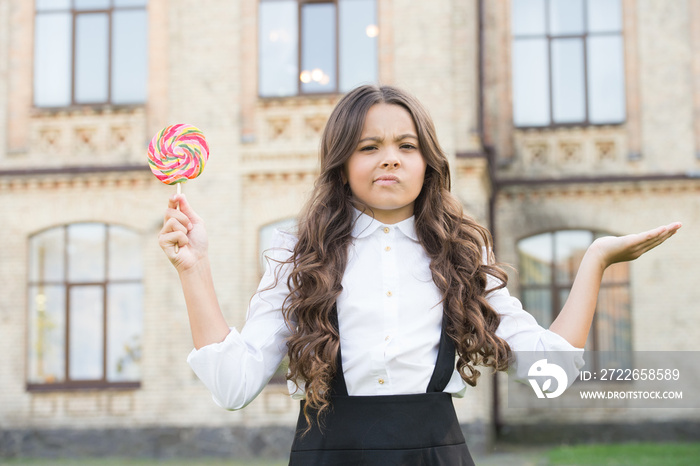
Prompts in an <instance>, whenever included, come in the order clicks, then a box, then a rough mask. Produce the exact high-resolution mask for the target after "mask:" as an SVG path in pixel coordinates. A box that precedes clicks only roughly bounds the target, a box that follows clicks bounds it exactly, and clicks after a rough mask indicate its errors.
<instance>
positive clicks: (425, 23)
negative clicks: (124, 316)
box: [0, 0, 700, 427]
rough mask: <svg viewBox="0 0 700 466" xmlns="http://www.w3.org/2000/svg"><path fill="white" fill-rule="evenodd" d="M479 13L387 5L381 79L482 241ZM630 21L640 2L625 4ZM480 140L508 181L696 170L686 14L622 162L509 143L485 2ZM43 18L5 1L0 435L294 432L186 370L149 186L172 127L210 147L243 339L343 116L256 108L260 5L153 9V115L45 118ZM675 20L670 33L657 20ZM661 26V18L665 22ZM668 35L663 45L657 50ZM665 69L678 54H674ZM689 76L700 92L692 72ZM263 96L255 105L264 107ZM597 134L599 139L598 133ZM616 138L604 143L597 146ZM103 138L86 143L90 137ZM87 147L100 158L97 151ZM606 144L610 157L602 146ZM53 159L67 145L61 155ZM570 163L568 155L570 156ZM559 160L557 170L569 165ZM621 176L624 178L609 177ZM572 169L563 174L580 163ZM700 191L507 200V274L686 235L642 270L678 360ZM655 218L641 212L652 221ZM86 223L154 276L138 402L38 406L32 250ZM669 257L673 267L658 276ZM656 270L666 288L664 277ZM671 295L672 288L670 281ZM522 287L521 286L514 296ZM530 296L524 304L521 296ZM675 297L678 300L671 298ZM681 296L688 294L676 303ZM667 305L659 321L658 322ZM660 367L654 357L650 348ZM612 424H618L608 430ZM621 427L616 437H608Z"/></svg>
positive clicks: (277, 394)
mask: <svg viewBox="0 0 700 466" xmlns="http://www.w3.org/2000/svg"><path fill="white" fill-rule="evenodd" d="M477 3H478V2H477V1H476V0H469V1H465V2H450V1H447V0H438V1H435V2H408V1H407V0H380V1H379V11H380V12H381V14H382V15H383V16H381V17H380V26H381V31H380V37H379V43H380V44H381V47H382V48H381V49H380V77H381V80H382V81H383V82H384V83H387V84H397V85H400V86H403V87H405V88H407V89H408V90H410V91H411V92H413V93H414V94H416V95H417V96H418V97H419V99H420V100H421V101H422V102H423V103H424V104H425V106H426V107H427V108H428V110H429V111H430V113H431V114H432V116H433V118H434V120H435V123H436V126H437V129H438V134H439V137H440V141H441V143H442V145H443V148H444V149H445V150H446V152H447V153H448V156H449V157H450V159H451V161H452V169H453V186H454V189H453V191H454V192H455V194H456V195H457V196H458V197H459V198H460V199H461V200H462V202H463V203H464V205H465V210H466V211H467V212H468V213H470V214H471V215H473V216H474V217H476V218H477V220H479V221H480V222H481V223H482V224H487V222H488V220H489V219H488V199H489V195H490V191H491V185H490V182H489V178H488V169H487V165H486V160H485V159H484V158H479V157H469V158H463V157H462V158H457V157H456V154H458V153H460V154H467V153H470V154H472V155H474V153H478V152H480V151H481V150H482V144H481V141H480V140H479V134H478V132H477V131H478V127H479V122H478V102H479V94H478V17H477ZM629 3H630V2H629V1H626V2H625V5H628V4H629ZM484 4H485V5H487V11H486V12H485V17H486V19H487V21H486V25H487V30H486V40H487V42H486V52H485V57H484V58H485V61H486V63H487V69H486V70H485V74H486V79H485V82H484V84H485V96H484V97H485V111H486V112H487V114H486V123H487V124H486V130H487V133H486V138H487V141H486V142H488V143H494V144H495V145H496V146H497V149H498V151H499V154H500V156H501V157H503V158H511V159H513V162H512V163H511V165H510V166H509V167H510V168H504V169H503V170H502V174H503V175H507V176H515V175H518V176H543V175H546V176H550V175H559V174H562V173H564V174H568V175H570V176H573V175H577V174H601V173H605V174H611V173H616V174H630V173H640V174H641V173H649V172H653V171H656V170H658V171H673V172H683V171H685V170H694V169H697V163H698V162H697V161H696V160H695V158H694V155H693V150H694V147H695V145H694V144H695V140H694V139H693V138H694V136H693V131H692V128H693V125H694V124H696V122H697V115H693V113H692V99H690V98H688V95H691V94H692V92H694V91H693V86H692V82H693V79H697V76H695V75H691V74H690V73H691V69H693V68H692V66H691V58H692V57H691V54H690V52H689V50H690V49H689V46H688V40H689V39H688V37H689V34H690V27H691V26H690V24H689V23H688V21H687V18H686V16H687V7H688V3H687V2H674V5H672V6H664V5H666V4H667V2H664V1H662V0H655V1H651V0H649V1H639V2H636V3H634V5H635V6H636V7H637V8H638V10H635V14H636V15H637V16H638V18H639V22H638V24H637V28H638V29H637V36H635V37H630V38H627V40H629V41H634V44H637V45H638V49H639V54H640V57H639V67H640V73H642V75H640V96H641V97H640V107H641V111H640V114H641V118H642V124H641V131H642V134H643V137H642V138H641V140H640V141H641V144H642V153H643V158H642V160H641V161H639V162H634V163H632V162H629V161H628V160H627V159H626V151H627V149H626V148H627V145H628V144H629V138H630V137H629V135H628V132H627V131H626V128H622V129H621V130H620V129H619V128H618V129H616V128H607V129H605V128H604V129H602V130H590V131H589V130H587V129H579V130H573V132H570V133H571V134H570V133H566V134H563V135H562V133H561V132H560V133H552V132H544V133H542V134H526V135H523V134H517V133H514V132H513V131H512V129H511V128H510V126H509V125H510V123H509V122H510V118H511V117H510V100H509V87H510V77H509V71H508V69H509V64H508V63H509V57H508V54H509V52H508V50H507V48H508V42H509V39H508V15H509V12H508V7H507V5H508V2H507V1H506V0H499V1H498V2H490V1H487V2H484ZM32 5H33V3H32V2H26V1H23V0H0V172H3V171H5V173H4V174H0V200H2V202H0V218H2V219H4V222H5V223H4V228H3V232H4V233H5V235H4V236H3V238H4V242H3V247H2V249H1V250H0V283H1V284H2V285H1V286H2V291H3V296H4V298H3V299H2V300H0V341H3V342H5V348H7V349H6V355H7V358H6V361H8V363H7V364H3V365H0V380H1V381H2V384H3V390H1V391H0V424H2V425H3V426H11V427H60V426H72V427H88V426H90V427H106V426H124V427H127V426H165V425H207V426H224V425H238V424H241V425H264V424H273V423H283V424H287V425H292V424H293V422H294V420H295V418H296V412H297V404H296V402H293V401H292V400H291V399H289V398H288V397H287V396H285V395H284V393H285V388H284V387H280V386H272V387H269V388H268V389H266V390H265V391H264V392H263V394H261V396H260V397H259V398H258V399H257V400H256V401H254V402H253V403H252V404H251V405H250V406H249V407H248V408H246V409H245V410H243V411H240V412H235V413H229V412H226V411H224V410H222V409H220V408H218V407H216V406H215V405H214V403H213V402H212V401H211V399H210V396H209V394H208V392H207V390H206V389H205V388H204V387H203V385H202V384H201V383H200V382H199V381H198V380H197V379H196V378H195V377H194V376H193V374H192V372H191V371H190V369H189V367H188V366H187V365H186V364H185V357H186V356H187V354H188V352H189V351H190V349H191V347H192V344H191V337H190V333H189V328H188V322H187V316H186V311H185V308H184V300H183V298H182V293H181V291H180V286H179V281H178V278H177V275H176V273H175V271H174V270H173V269H172V267H171V266H170V264H169V263H168V261H167V259H166V258H165V257H164V255H163V254H162V252H161V251H160V249H159V247H158V245H157V241H156V235H157V232H158V230H159V229H160V226H161V223H162V215H163V210H164V208H165V205H166V203H167V197H168V196H169V195H170V194H171V193H173V192H174V189H175V188H173V187H166V186H163V185H161V184H159V183H158V182H157V181H156V180H155V179H154V178H153V177H152V176H151V175H150V173H149V172H148V171H147V170H146V169H145V147H146V144H147V142H148V140H149V139H150V137H151V135H152V134H153V133H154V132H155V131H156V130H158V129H160V128H161V127H163V126H165V125H167V124H173V123H176V122H188V123H191V124H194V125H196V126H199V127H200V128H201V129H202V130H204V132H205V133H206V135H207V138H208V141H209V143H210V146H211V148H212V153H211V159H210V161H209V164H208V166H207V168H206V170H205V171H204V174H203V175H202V176H201V177H200V178H199V179H197V180H194V181H192V182H189V183H187V184H186V185H185V186H184V192H185V193H186V194H187V196H188V198H189V200H190V202H191V203H192V205H193V206H194V208H195V209H196V210H197V212H198V213H199V214H200V215H201V216H202V217H203V218H204V219H205V221H206V226H207V231H208V232H209V236H210V251H211V259H212V268H213V273H214V281H215V286H216V289H217V294H218V298H219V301H220V304H221V307H222V309H223V312H224V314H225V316H226V317H227V319H228V321H229V322H230V324H231V325H235V326H238V327H239V328H240V326H242V325H243V322H244V318H245V311H246V308H247V305H248V301H249V299H250V296H251V294H252V293H253V292H254V290H255V288H256V286H257V281H258V279H259V274H260V271H259V268H258V258H257V251H258V248H259V240H258V232H259V229H260V228H261V227H263V226H265V225H267V224H269V223H271V222H275V221H278V220H281V219H284V218H289V217H293V216H295V215H296V214H297V213H298V211H299V208H300V207H301V205H302V204H303V202H304V200H305V199H306V198H307V196H308V194H309V192H310V190H311V188H312V185H313V179H314V177H315V175H316V173H317V149H318V138H319V135H320V131H321V129H322V127H323V125H324V124H325V120H326V118H327V117H328V114H329V113H330V111H331V109H332V108H333V105H334V104H335V102H336V101H337V97H328V96H324V97H303V98H293V99H265V100H261V99H258V98H257V97H255V93H256V86H257V84H256V83H257V80H256V73H257V61H256V60H257V58H256V56H255V55H256V54H255V49H256V37H257V36H256V34H257V32H256V18H255V15H256V14H257V3H256V2H255V1H254V0H245V1H242V2H226V1H220V2H210V3H204V4H203V3H202V2H194V1H193V0H171V1H166V0H151V1H150V2H149V25H150V31H149V47H150V49H149V51H150V61H149V85H148V92H149V101H148V103H147V104H146V105H145V106H144V107H136V108H131V109H125V110H123V111H115V110H113V109H96V110H89V109H88V110H86V109H71V110H67V111H64V112H51V113H50V112H42V111H37V110H36V109H33V108H32V105H31V76H32V71H31V69H32V53H31V51H32V47H33V46H32V37H33V11H32V8H33V7H32ZM661 13H663V15H661ZM658 18H661V19H658ZM659 35H664V36H665V39H664V41H662V43H661V44H658V43H655V42H654V40H655V38H656V37H657V36H659ZM669 50H670V51H669ZM695 70H696V71H695V73H696V74H697V73H698V70H697V68H695ZM251 93H252V95H251ZM601 132H602V133H601ZM601 134H602V136H601ZM88 136H89V137H88ZM86 138H87V139H86ZM605 138H607V139H605ZM611 139H612V140H613V142H615V143H616V144H617V145H616V146H615V147H616V149H617V150H618V152H619V156H618V158H617V159H615V160H613V161H606V163H597V162H595V160H596V159H595V157H596V154H599V152H596V150H599V149H597V146H596V143H597V142H600V141H603V142H605V141H609V140H611ZM571 140H574V141H579V142H580V144H581V151H582V152H581V154H582V155H581V157H582V158H581V159H576V161H575V163H572V164H570V165H565V162H564V161H562V159H561V158H560V157H559V155H561V154H563V152H562V151H563V148H562V142H564V143H567V142H570V141H571ZM51 141H53V142H51ZM527 144H534V145H535V146H536V145H537V144H544V145H545V146H546V147H548V148H549V150H550V152H548V154H550V155H551V158H550V159H546V160H543V161H542V164H541V165H540V166H539V168H538V167H537V166H536V165H535V164H531V163H529V159H527V157H534V152H532V148H530V149H527V150H530V152H528V151H527V150H526V149H525V147H526V146H527ZM557 154H559V155H557ZM558 157H559V158H558ZM607 162H610V163H607ZM567 163H568V162H567ZM87 164H90V165H128V164H134V165H141V166H142V167H143V168H142V170H141V171H134V172H123V173H108V174H105V173H102V174H83V175H75V174H73V175H71V174H55V175H46V176H26V175H23V176H20V175H9V174H7V172H6V171H7V170H11V169H30V168H39V167H45V166H47V165H50V166H53V167H56V168H58V167H65V166H81V165H87ZM695 198H697V187H696V183H695V182H694V181H687V182H682V183H665V184H664V183H662V184H660V185H658V186H657V185H656V184H653V183H646V184H645V183H642V184H639V185H629V184H622V185H615V184H611V185H607V184H606V185H596V186H585V185H584V186H582V187H578V186H575V187H551V188H550V187H546V186H545V187H541V188H536V189H529V188H525V187H521V188H513V189H509V190H507V191H504V192H503V193H502V194H501V195H500V196H499V198H498V203H497V222H498V223H497V231H498V238H497V240H498V242H497V248H498V251H499V254H500V259H501V260H505V261H510V262H514V260H515V255H514V250H513V248H514V241H515V240H516V239H518V238H521V237H523V236H527V235H528V234H532V233H535V232H539V231H542V229H543V228H565V227H581V228H601V229H609V230H613V231H615V232H619V233H627V232H631V231H638V230H641V229H647V228H650V227H651V226H654V225H656V224H657V223H658V222H666V221H671V220H676V219H679V220H681V221H684V222H685V226H684V229H683V230H682V232H681V234H679V235H678V236H677V237H676V238H674V239H673V242H672V243H669V244H668V245H665V246H664V249H663V250H659V251H657V252H655V253H653V254H654V255H650V256H649V257H648V258H644V259H643V260H642V261H640V262H639V263H638V264H635V265H634V266H633V273H634V277H635V278H634V279H633V284H632V287H633V292H634V302H633V305H634V322H635V324H634V329H635V344H639V345H647V344H650V343H648V342H650V341H654V342H656V343H655V344H658V349H662V347H663V345H665V344H666V343H663V342H668V341H669V340H668V339H666V340H664V339H658V338H655V337H656V336H657V335H658V333H659V330H660V329H662V330H663V332H662V333H663V334H667V332H668V333H671V332H677V333H676V334H677V335H678V337H677V338H674V340H673V341H674V342H675V344H677V345H678V346H677V347H674V348H676V349H691V348H693V345H694V343H693V342H694V341H695V339H696V338H697V331H696V330H694V329H693V327H692V326H686V327H684V328H682V329H679V327H678V325H677V324H678V322H679V321H682V319H683V318H684V317H685V316H688V317H692V316H691V314H692V310H693V307H692V306H693V303H694V302H697V300H698V298H700V297H698V296H696V295H695V294H694V292H692V291H688V292H685V290H692V289H693V287H692V285H691V283H690V282H689V281H690V280H691V277H692V273H689V272H688V271H689V270H694V269H696V268H697V265H696V264H697V261H698V259H700V258H699V257H697V255H698V253H699V252H698V249H697V247H695V246H694V245H693V244H692V242H691V239H692V237H693V236H692V233H691V232H692V231H693V230H694V229H695V228H697V225H696V223H697V221H698V218H697V214H696V213H695V212H698V211H699V210H698V207H700V206H697V201H696V200H695ZM642 208H644V210H643V211H642V210H641V209H642ZM77 221H98V222H106V223H118V224H123V225H127V226H130V227H131V228H133V229H135V230H136V231H138V232H139V233H140V234H141V241H142V250H143V259H144V264H145V269H144V270H145V278H144V284H145V290H146V294H145V298H144V352H143V354H144V359H143V362H142V364H143V366H142V370H143V379H142V387H141V388H140V389H138V390H130V391H119V392H116V391H115V392H113V391H97V392H58V393H41V394H39V393H27V392H26V391H25V380H26V376H25V367H24V366H25V361H26V347H27V342H26V320H27V317H26V316H27V302H26V300H27V298H26V295H27V292H26V277H27V244H28V241H27V239H28V237H29V236H30V235H32V234H33V233H35V232H37V231H40V230H42V229H44V228H48V227H50V226H55V225H61V224H66V223H70V222H77ZM661 258H664V259H666V258H668V260H661ZM659 270H661V271H662V272H663V273H661V274H659V273H658V271H659ZM659 277H661V278H659ZM512 280H513V284H514V285H516V284H517V281H516V280H517V279H516V278H515V277H513V278H512ZM516 289H517V286H516ZM668 290H679V292H677V293H675V294H674V293H668ZM680 290H682V291H680ZM671 304H673V309H674V310H675V312H674V313H673V316H672V317H670V318H667V319H665V320H662V321H660V320H659V319H658V318H657V311H658V309H666V308H667V307H668V306H669V305H671ZM655 348H657V346H655ZM487 372H488V371H484V376H483V377H482V380H481V381H480V383H479V385H478V387H477V388H475V389H469V390H468V391H467V397H466V398H464V399H463V400H458V401H457V402H456V406H457V410H458V412H459V415H460V419H461V420H462V421H463V422H474V421H481V422H485V423H488V422H490V419H491V406H492V394H491V390H492V389H491V379H492V378H491V377H489V376H487ZM605 416H608V414H605V415H603V416H602V417H601V419H603V418H605ZM605 419H608V418H605Z"/></svg>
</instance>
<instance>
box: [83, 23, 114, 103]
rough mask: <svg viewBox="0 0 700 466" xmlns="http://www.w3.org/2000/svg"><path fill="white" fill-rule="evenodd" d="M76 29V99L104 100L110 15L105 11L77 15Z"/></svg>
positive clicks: (96, 101)
mask: <svg viewBox="0 0 700 466" xmlns="http://www.w3.org/2000/svg"><path fill="white" fill-rule="evenodd" d="M75 29H76V33H75V40H76V45H75V101H76V102H78V103H100V102H106V101H107V100H108V97H109V96H108V92H107V85H108V83H107V69H108V66H109V63H108V58H109V53H108V41H109V38H108V36H107V33H108V31H109V17H108V15H107V14H104V13H90V14H81V15H78V16H77V17H76V26H75Z"/></svg>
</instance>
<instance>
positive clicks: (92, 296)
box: [68, 286, 104, 380]
mask: <svg viewBox="0 0 700 466" xmlns="http://www.w3.org/2000/svg"><path fill="white" fill-rule="evenodd" d="M69 299H70V308H69V309H68V312H69V322H70V324H69V325H70V329H69V331H70V344H69V348H68V354H69V356H68V357H69V358H70V365H69V374H68V375H69V377H70V379H71V380H100V379H102V377H103V354H104V353H103V341H104V332H103V329H104V309H103V306H104V288H103V287H102V286H74V287H72V288H71V289H70V295H69Z"/></svg>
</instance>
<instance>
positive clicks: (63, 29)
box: [34, 0, 148, 107]
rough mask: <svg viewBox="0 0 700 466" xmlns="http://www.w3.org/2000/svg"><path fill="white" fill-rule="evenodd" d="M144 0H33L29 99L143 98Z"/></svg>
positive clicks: (60, 102)
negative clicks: (31, 87)
mask: <svg viewBox="0 0 700 466" xmlns="http://www.w3.org/2000/svg"><path fill="white" fill-rule="evenodd" d="M146 2H147V0H36V18H35V29H34V105H36V106H37V107H66V106H70V105H84V104H115V105H124V104H139V103H143V102H145V101H146V85H147V82H146V81H147V76H146V73H147V62H148V54H147V42H148V37H147V36H148V24H147V23H148V18H147V14H146Z"/></svg>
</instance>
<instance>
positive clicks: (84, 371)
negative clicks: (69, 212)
mask: <svg viewBox="0 0 700 466" xmlns="http://www.w3.org/2000/svg"><path fill="white" fill-rule="evenodd" d="M142 278H143V266H142V259H141V248H140V237H139V235H138V233H136V232H134V231H132V230H130V229H128V228H124V227H121V226H116V225H105V224H102V223H74V224H70V225H65V226H60V227H56V228H52V229H50V230H46V231H43V232H41V233H38V234H36V235H33V236H32V237H30V238H29V283H28V293H29V296H28V298H29V300H28V303H29V305H28V307H29V318H28V325H29V332H28V336H29V338H28V348H27V355H28V364H27V368H28V373H27V388H28V389H29V390H39V389H59V388H61V389H63V388H100V387H125V388H135V387H138V386H139V380H140V379H141V368H140V363H141V350H142V343H141V337H142V326H143V324H142V309H143V283H142Z"/></svg>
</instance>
